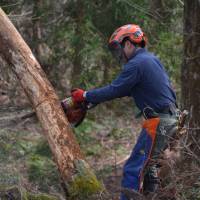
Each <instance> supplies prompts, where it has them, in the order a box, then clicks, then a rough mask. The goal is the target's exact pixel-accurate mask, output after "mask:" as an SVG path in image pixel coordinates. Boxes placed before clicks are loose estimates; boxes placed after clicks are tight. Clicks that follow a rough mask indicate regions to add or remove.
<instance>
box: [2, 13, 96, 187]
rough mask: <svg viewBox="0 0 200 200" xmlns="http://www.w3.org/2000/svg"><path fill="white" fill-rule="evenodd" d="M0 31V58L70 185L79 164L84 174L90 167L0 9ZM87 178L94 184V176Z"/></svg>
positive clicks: (38, 70)
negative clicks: (11, 71) (12, 75)
mask: <svg viewBox="0 0 200 200" xmlns="http://www.w3.org/2000/svg"><path fill="white" fill-rule="evenodd" d="M0 30H1V31H0V55H2V57H4V59H5V60H6V61H7V62H8V64H9V66H10V67H11V68H12V70H13V71H14V73H15V74H16V76H17V78H18V79H19V81H20V83H21V85H22V87H23V89H24V91H25V92H26V94H27V97H28V98H29V100H30V102H31V104H32V106H33V108H34V110H35V111H36V114H37V117H38V119H39V121H40V123H41V125H42V127H43V129H44V134H45V137H46V138H47V141H48V143H49V145H50V148H51V151H52V153H53V156H54V159H55V161H56V163H57V166H58V168H59V171H60V173H61V176H62V178H63V180H64V182H65V183H66V185H69V183H70V184H72V182H73V177H75V176H76V173H77V171H78V170H77V167H79V169H80V166H79V165H80V164H81V167H82V169H83V170H85V169H88V168H89V167H88V165H87V164H86V163H85V162H84V156H83V154H82V153H81V151H80V148H79V145H78V143H77V141H76V139H75V137H74V135H73V132H72V129H71V127H70V125H69V123H68V121H67V119H66V117H65V115H64V113H63V111H62V108H61V106H60V102H59V100H58V97H57V95H56V94H55V91H54V89H53V87H52V85H51V84H50V82H49V81H48V79H47V77H46V75H45V73H44V72H43V70H42V69H41V67H40V64H39V63H38V62H37V60H36V59H35V57H34V56H33V54H32V52H31V50H30V48H29V47H28V46H27V44H26V43H25V42H24V40H23V39H22V37H21V36H20V34H19V33H18V31H17V30H16V29H15V27H14V25H13V24H12V23H11V21H10V20H9V19H8V17H7V16H6V14H5V13H4V12H3V10H2V9H0ZM86 171H87V170H86ZM88 171H89V170H88ZM90 175H91V177H92V180H94V179H95V176H93V174H90ZM72 188H73V186H72Z"/></svg>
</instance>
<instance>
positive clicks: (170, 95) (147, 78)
mask: <svg viewBox="0 0 200 200" xmlns="http://www.w3.org/2000/svg"><path fill="white" fill-rule="evenodd" d="M125 96H132V97H133V99H134V100H135V103H136V105H137V107H138V108H139V109H140V110H141V111H142V110H143V109H144V108H145V107H146V106H149V107H151V108H153V109H154V110H155V111H159V110H162V109H164V108H165V107H167V106H168V105H170V104H175V102H176V96H175V93H174V91H173V89H172V87H171V84H170V81H169V77H168V75H167V73H166V71H165V69H164V67H163V65H162V64H161V62H160V60H159V59H158V58H157V57H156V56H155V55H153V54H152V53H149V52H148V51H147V50H146V49H145V48H139V49H137V50H136V51H135V53H134V54H133V55H132V57H131V58H130V59H129V61H128V62H127V63H126V64H125V65H124V66H123V70H122V72H121V73H120V74H119V76H118V77H117V78H116V79H115V80H114V81H112V83H111V84H109V85H107V86H104V87H101V88H97V89H92V90H89V91H87V93H86V100H87V101H88V102H90V103H93V104H98V103H101V102H104V101H108V100H112V99H115V98H121V97H125Z"/></svg>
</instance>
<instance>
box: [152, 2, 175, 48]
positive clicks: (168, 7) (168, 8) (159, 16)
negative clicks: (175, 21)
mask: <svg viewBox="0 0 200 200" xmlns="http://www.w3.org/2000/svg"><path fill="white" fill-rule="evenodd" d="M173 4H174V0H168V1H165V0H150V2H149V5H150V6H149V9H150V13H151V15H152V16H151V19H152V23H150V27H151V35H152V37H151V39H152V42H151V43H152V44H154V43H157V42H158V41H157V40H158V39H159V38H158V36H159V32H160V31H163V30H166V31H168V30H169V27H170V23H171V15H172V12H173V9H172V8H173Z"/></svg>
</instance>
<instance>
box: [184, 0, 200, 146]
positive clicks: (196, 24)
mask: <svg viewBox="0 0 200 200" xmlns="http://www.w3.org/2000/svg"><path fill="white" fill-rule="evenodd" d="M199 11H200V1H199V0H193V1H190V0H185V1H184V58H183V65H182V74H181V79H182V80H181V81H182V102H183V106H184V108H187V109H188V110H189V111H190V115H191V121H190V126H191V127H192V128H197V129H198V128H200V87H199V86H200V12H199ZM191 131H192V132H191V133H193V134H192V136H194V137H195V140H196V141H197V142H198V143H199V142H200V130H195V129H194V130H191Z"/></svg>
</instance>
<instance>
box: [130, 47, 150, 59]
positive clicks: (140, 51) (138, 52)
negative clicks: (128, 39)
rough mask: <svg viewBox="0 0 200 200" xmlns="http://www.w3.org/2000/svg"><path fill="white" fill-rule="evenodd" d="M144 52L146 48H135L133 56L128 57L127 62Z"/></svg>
mask: <svg viewBox="0 0 200 200" xmlns="http://www.w3.org/2000/svg"><path fill="white" fill-rule="evenodd" d="M144 52H147V49H146V48H140V47H139V48H137V49H136V50H135V51H134V52H133V54H132V55H131V56H130V58H129V60H131V59H133V58H134V57H135V56H136V55H138V54H141V53H144Z"/></svg>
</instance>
